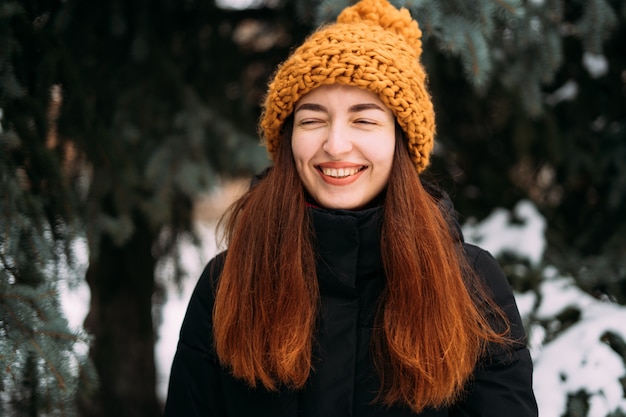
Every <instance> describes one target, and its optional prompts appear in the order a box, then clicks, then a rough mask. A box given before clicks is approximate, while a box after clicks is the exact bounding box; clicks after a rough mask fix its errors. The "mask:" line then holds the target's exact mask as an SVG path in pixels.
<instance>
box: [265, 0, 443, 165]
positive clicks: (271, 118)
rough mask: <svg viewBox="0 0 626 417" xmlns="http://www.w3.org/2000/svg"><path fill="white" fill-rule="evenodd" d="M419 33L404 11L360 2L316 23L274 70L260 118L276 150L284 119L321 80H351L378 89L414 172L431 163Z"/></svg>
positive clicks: (379, 0) (376, 1)
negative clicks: (402, 135) (327, 22)
mask: <svg viewBox="0 0 626 417" xmlns="http://www.w3.org/2000/svg"><path fill="white" fill-rule="evenodd" d="M421 36H422V32H421V31H420V29H419V27H418V25H417V22H416V21H415V20H413V19H412V18H411V15H410V14H409V11H408V10H406V9H404V8H403V9H401V10H398V9H396V8H395V7H393V6H392V5H391V4H389V2H388V1H387V0H361V1H360V2H358V3H357V4H355V5H354V6H351V7H348V8H346V9H345V10H343V11H342V12H341V14H340V15H339V17H338V18H337V22H336V23H334V24H330V25H327V26H323V27H321V28H320V29H319V30H317V31H316V32H314V33H313V34H312V35H310V36H309V38H308V39H307V40H306V41H305V42H304V43H303V44H302V45H301V46H300V47H299V48H297V49H296V50H295V51H294V52H293V53H292V54H291V56H290V57H289V58H287V60H286V61H285V62H283V63H282V64H281V65H280V66H279V67H278V69H277V71H276V74H275V75H274V79H273V81H271V82H270V84H269V89H268V92H267V96H266V97H265V103H264V106H263V114H262V116H261V121H260V126H259V127H260V133H261V135H262V136H263V140H264V142H265V145H266V146H267V150H268V152H269V153H270V156H271V157H272V158H273V157H274V156H275V153H276V150H277V147H278V143H279V141H280V133H281V128H282V126H283V123H284V121H285V119H287V118H288V117H289V116H290V115H291V113H292V112H293V109H294V105H295V104H296V102H297V101H298V100H299V99H300V97H302V96H303V95H304V94H306V93H308V92H309V91H311V90H313V89H314V88H316V87H319V86H320V85H323V84H334V83H338V84H346V85H354V86H357V87H360V88H363V89H365V90H369V91H372V92H373V93H375V94H377V95H378V96H379V97H380V99H381V101H382V102H383V103H384V104H385V105H386V106H387V107H389V109H391V110H392V111H393V113H394V115H395V117H396V120H397V121H398V124H399V125H400V127H401V128H402V130H403V131H404V133H405V135H406V138H407V146H408V149H409V153H410V155H411V159H412V160H413V163H414V164H415V167H416V168H417V171H418V173H419V172H422V171H423V170H424V169H425V168H426V167H427V166H428V163H429V159H430V153H431V151H432V149H433V137H434V133H435V115H434V111H433V105H432V101H431V99H430V95H429V93H428V91H427V90H426V86H425V82H426V74H425V72H424V69H423V68H422V65H421V64H420V62H419V58H420V55H421V54H422V42H421V40H420V39H421Z"/></svg>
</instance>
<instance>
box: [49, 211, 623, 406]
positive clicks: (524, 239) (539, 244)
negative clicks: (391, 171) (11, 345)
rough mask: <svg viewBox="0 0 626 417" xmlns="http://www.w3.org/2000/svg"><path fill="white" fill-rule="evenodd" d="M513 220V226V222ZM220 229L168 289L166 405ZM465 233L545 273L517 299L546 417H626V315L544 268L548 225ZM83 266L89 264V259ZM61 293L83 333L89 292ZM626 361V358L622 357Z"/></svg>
mask: <svg viewBox="0 0 626 417" xmlns="http://www.w3.org/2000/svg"><path fill="white" fill-rule="evenodd" d="M512 214H514V216H512ZM512 217H515V219H516V221H515V222H511V218H512ZM520 219H521V220H522V222H520V221H519V220H520ZM215 226H216V223H215V221H214V220H213V219H211V218H210V219H206V218H205V219H201V220H199V221H198V222H197V232H198V235H199V236H200V237H201V246H200V247H195V246H193V244H192V243H191V242H182V243H181V251H180V253H181V261H182V264H183V266H184V269H185V272H186V275H187V277H186V278H185V279H184V281H183V285H182V287H177V286H176V285H175V284H174V283H173V282H164V283H162V285H163V286H164V288H165V290H166V301H165V303H164V305H163V309H162V313H161V318H162V320H161V322H160V325H159V332H158V334H159V338H158V341H157V343H156V346H155V355H156V360H157V371H158V378H159V383H158V387H157V389H158V395H159V396H160V397H161V398H162V399H164V397H165V394H166V390H167V381H168V377H169V367H170V365H171V362H172V358H173V355H174V352H175V349H176V343H177V340H178V331H179V328H180V325H181V323H182V320H183V316H184V314H185V309H186V306H187V302H188V300H189V297H190V296H191V291H192V290H193V287H194V285H195V282H196V280H197V278H198V277H199V275H200V272H201V271H202V268H203V267H204V265H205V264H206V262H207V261H208V260H209V259H210V258H211V257H212V256H213V255H214V254H215V253H217V251H218V247H217V244H216V240H215ZM463 229H464V233H465V235H466V239H467V240H468V241H470V242H473V243H476V244H478V245H480V246H481V247H483V248H485V249H487V250H488V251H490V252H491V253H492V254H493V255H494V256H496V257H497V256H499V255H502V254H505V253H506V254H509V255H511V254H514V255H515V256H516V258H518V259H520V266H519V267H520V268H527V269H529V268H530V269H534V270H539V271H540V272H541V277H542V279H541V282H540V285H539V290H538V291H529V292H526V293H517V294H516V298H517V302H518V306H519V309H520V312H521V313H522V317H523V318H524V321H525V323H526V326H527V330H528V333H529V347H530V350H531V354H532V357H533V361H534V364H535V374H534V389H535V394H536V397H537V401H538V404H539V412H540V415H541V417H560V416H562V415H563V414H564V413H565V412H566V410H567V407H568V406H569V407H572V404H576V402H572V403H570V404H569V405H568V398H570V397H574V398H576V397H579V398H582V399H583V400H584V401H583V402H582V403H580V404H582V405H580V408H581V409H580V410H579V411H582V413H580V414H577V415H581V416H588V417H606V416H607V415H613V416H619V415H623V414H621V413H624V412H626V400H625V399H624V388H623V387H622V383H621V382H620V379H623V378H625V377H626V368H625V364H624V359H623V358H622V357H621V356H620V355H619V354H618V351H619V350H620V349H619V348H620V345H619V343H617V342H615V341H619V342H621V343H622V345H621V346H622V349H626V346H623V340H626V307H624V306H621V305H618V304H615V303H613V302H611V301H610V300H608V299H606V300H598V299H596V298H594V297H591V296H590V295H588V294H587V293H585V292H583V291H582V290H580V289H579V288H578V287H577V286H576V284H575V282H574V280H573V278H572V277H569V276H564V275H562V274H560V273H559V271H558V270H556V269H555V268H554V267H552V266H550V265H545V264H543V263H542V258H543V253H544V251H545V247H546V242H545V238H544V229H545V219H544V218H543V217H542V216H541V215H540V214H539V213H538V211H537V210H536V208H535V207H534V206H533V204H532V203H530V202H528V201H522V202H520V203H519V204H518V205H517V206H516V207H515V209H514V213H510V212H508V211H506V210H503V209H496V210H494V211H493V213H492V214H491V215H490V216H489V217H488V218H486V219H485V220H484V221H482V222H480V223H476V222H472V221H471V220H470V221H468V222H467V223H466V224H465V225H464V227H463ZM77 244H78V245H80V244H81V243H80V242H79V243H77ZM83 245H84V243H83ZM79 253H80V251H79ZM83 253H84V251H83ZM83 261H84V262H85V263H86V256H85V259H83ZM170 267H171V264H169V263H168V262H163V263H162V264H161V265H160V268H161V270H162V271H165V272H167V268H170ZM162 275H167V273H165V274H162ZM61 286H62V288H61V292H62V304H63V307H64V309H65V312H66V315H67V317H68V320H69V322H70V325H71V326H73V327H74V328H76V329H79V328H80V326H81V324H82V321H83V318H84V316H85V314H86V313H87V308H88V303H89V290H88V288H87V287H86V284H79V285H74V286H71V287H69V286H67V285H65V283H64V282H61ZM572 312H575V316H576V317H578V320H577V321H575V322H573V323H570V322H564V321H563V320H561V319H560V317H561V316H562V315H563V314H565V313H570V314H569V315H568V317H571V313H572ZM624 353H626V350H625V351H622V354H624ZM585 403H587V404H588V411H587V413H586V414H585V413H584V410H583V409H584V408H585V407H587V406H585V405H584V404H585Z"/></svg>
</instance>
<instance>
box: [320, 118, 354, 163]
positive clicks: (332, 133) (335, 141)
mask: <svg viewBox="0 0 626 417" xmlns="http://www.w3.org/2000/svg"><path fill="white" fill-rule="evenodd" d="M322 149H323V150H324V152H326V153H327V154H328V155H330V156H333V157H340V156H342V155H344V154H347V153H349V152H350V151H351V150H352V140H351V139H350V136H349V133H348V132H347V131H346V129H343V128H342V127H341V126H337V125H332V126H331V127H330V129H328V136H327V137H326V140H325V141H324V144H323V145H322Z"/></svg>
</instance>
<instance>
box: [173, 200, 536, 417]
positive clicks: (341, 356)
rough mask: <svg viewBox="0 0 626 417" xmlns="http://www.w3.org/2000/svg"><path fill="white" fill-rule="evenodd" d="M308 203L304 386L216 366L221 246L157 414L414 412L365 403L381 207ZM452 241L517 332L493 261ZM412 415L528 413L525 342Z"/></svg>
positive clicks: (370, 383)
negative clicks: (309, 361) (262, 380)
mask: <svg viewBox="0 0 626 417" xmlns="http://www.w3.org/2000/svg"><path fill="white" fill-rule="evenodd" d="M310 210H311V216H312V219H313V224H314V229H315V235H316V242H317V250H318V251H319V258H320V260H319V262H318V264H317V268H318V280H319V288H320V295H321V304H320V319H319V329H318V331H317V333H316V347H315V352H314V357H315V358H316V359H317V360H316V362H315V363H314V370H313V371H312V374H311V376H310V377H309V381H308V382H307V384H306V386H305V387H304V388H303V389H302V390H300V391H290V390H288V389H283V390H281V391H279V392H268V391H266V390H265V389H263V388H256V389H252V388H249V387H247V386H246V384H245V383H243V382H241V381H240V380H237V379H234V378H233V377H232V376H230V375H229V373H228V371H227V370H225V369H224V368H222V367H221V366H220V365H219V362H218V360H217V358H216V355H215V353H214V349H213V345H212V343H213V342H212V324H211V312H212V308H213V301H214V288H215V283H216V281H217V280H218V278H219V274H220V271H221V268H222V265H223V261H224V254H221V255H218V256H217V257H216V258H214V259H213V260H212V261H211V262H210V263H209V264H208V265H207V267H206V268H205V270H204V272H203V273H202V275H201V277H200V279H199V281H198V283H197V286H196V288H195V290H194V293H193V295H192V297H191V300H190V302H189V306H188V310H187V314H186V316H185V319H184V322H183V326H182V329H181V332H180V341H179V343H178V349H177V352H176V355H175V357H174V361H173V364H172V370H171V376H170V382H169V392H168V397H167V401H166V405H165V416H166V417H173V416H180V417H195V416H233V417H239V416H241V417H249V416H258V417H262V416H267V417H283V416H284V417H287V416H289V417H296V416H306V417H313V416H315V417H340V416H341V417H348V416H363V417H365V416H378V417H383V416H398V417H399V416H416V414H415V413H413V412H411V410H410V409H408V407H403V406H396V407H391V408H387V407H384V406H380V405H378V404H376V403H375V402H374V398H375V396H376V393H377V390H378V388H379V379H378V378H377V376H376V372H375V371H374V369H373V365H372V361H371V358H370V356H369V343H370V335H371V329H372V325H373V320H374V316H375V309H376V302H377V299H378V296H379V294H380V293H381V290H382V288H383V286H384V282H385V281H384V276H383V271H382V262H381V254H380V220H381V214H382V209H381V208H372V209H367V210H363V211H358V212H354V211H342V210H336V211H331V210H323V209H316V208H311V209H310ZM459 244H463V246H464V250H465V253H466V255H467V258H468V260H469V262H470V264H471V265H473V266H474V268H475V269H476V271H477V272H478V274H479V275H480V276H481V277H482V278H483V279H484V280H485V281H486V283H487V286H488V288H489V289H490V290H491V291H492V293H493V294H494V297H495V300H496V302H497V303H498V305H500V307H501V308H502V309H503V310H504V312H505V313H506V314H507V316H508V317H509V320H510V322H511V325H512V336H513V337H514V338H516V339H520V340H524V338H525V334H524V330H523V327H522V323H521V319H520V316H519V313H518V310H517V306H516V304H515V300H514V298H513V294H512V292H511V289H510V287H509V284H508V282H507V280H506V278H505V276H504V274H503V272H502V270H501V269H500V267H499V266H498V264H497V262H496V261H495V260H494V259H493V257H491V255H489V254H488V253H487V252H485V251H484V250H481V249H479V248H478V247H476V246H472V245H469V244H466V243H462V242H460V243H459ZM451 302H454V300H451ZM415 319H416V320H419V317H416V318H415ZM419 416H421V417H427V416H428V417H444V416H474V417H534V416H537V405H536V402H535V397H534V394H533V391H532V363H531V359H530V355H529V352H528V350H527V349H526V348H525V346H524V345H523V344H520V345H519V346H517V347H516V348H515V349H514V350H513V351H511V352H508V353H496V351H494V352H492V354H491V355H490V356H488V357H487V358H486V359H485V360H484V361H483V362H481V363H480V365H479V366H478V367H477V368H476V370H475V372H474V375H473V378H472V380H471V382H470V383H469V386H468V389H467V393H466V395H465V396H464V397H463V399H462V400H461V401H460V402H459V403H458V404H456V405H454V406H453V407H451V408H449V409H438V410H425V411H423V412H422V413H420V414H419Z"/></svg>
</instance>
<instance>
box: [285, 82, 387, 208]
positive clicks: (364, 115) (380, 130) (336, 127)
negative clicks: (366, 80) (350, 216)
mask: <svg viewBox="0 0 626 417" xmlns="http://www.w3.org/2000/svg"><path fill="white" fill-rule="evenodd" d="M395 133H396V129H395V121H394V116H393V113H392V112H391V110H389V109H388V108H387V107H385V105H384V104H383V102H382V101H381V100H380V99H379V98H378V96H377V95H376V94H374V93H372V92H369V91H366V90H361V89H360V88H358V87H355V86H351V85H342V84H330V85H324V86H321V87H318V88H316V89H315V90H313V91H311V92H309V93H307V94H305V95H304V96H303V97H302V98H301V99H300V101H299V102H298V103H297V104H296V109H295V111H294V122H293V133H292V141H291V147H292V151H293V157H294V159H295V162H296V169H297V170H298V175H299V176H300V179H301V180H302V184H303V185H304V188H305V189H306V190H307V192H308V193H309V195H310V196H311V198H312V199H313V200H314V201H315V202H316V203H317V205H319V206H321V207H326V208H331V209H349V210H353V209H360V208H363V207H365V206H366V205H367V204H368V203H370V202H371V201H372V200H374V197H376V196H377V195H378V194H380V193H381V192H382V191H383V189H384V188H385V187H386V185H387V181H388V180H389V175H390V173H391V166H392V163H393V155H394V150H395V143H396V137H395Z"/></svg>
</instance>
